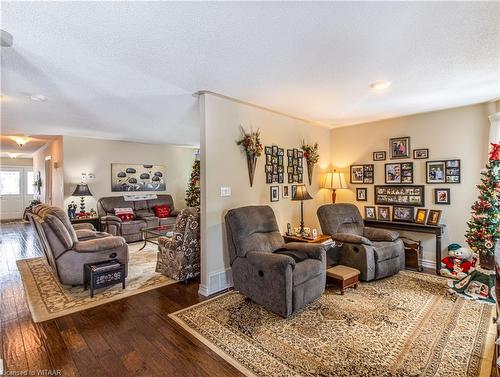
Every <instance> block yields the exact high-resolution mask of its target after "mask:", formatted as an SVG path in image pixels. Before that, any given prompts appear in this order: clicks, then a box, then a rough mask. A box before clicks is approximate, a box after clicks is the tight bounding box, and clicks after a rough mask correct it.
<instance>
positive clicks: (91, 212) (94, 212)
mask: <svg viewBox="0 0 500 377" xmlns="http://www.w3.org/2000/svg"><path fill="white" fill-rule="evenodd" d="M90 217H97V212H96V211H95V209H94V208H91V209H90Z"/></svg>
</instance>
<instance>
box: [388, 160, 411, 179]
mask: <svg viewBox="0 0 500 377" xmlns="http://www.w3.org/2000/svg"><path fill="white" fill-rule="evenodd" d="M385 183H389V184H394V183H406V184H408V183H413V162H402V163H388V164H385Z"/></svg>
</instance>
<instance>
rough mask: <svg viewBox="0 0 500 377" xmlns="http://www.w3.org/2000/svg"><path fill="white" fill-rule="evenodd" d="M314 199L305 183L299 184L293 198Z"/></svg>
mask: <svg viewBox="0 0 500 377" xmlns="http://www.w3.org/2000/svg"><path fill="white" fill-rule="evenodd" d="M309 199H312V197H311V195H309V193H308V192H307V189H306V186H305V185H300V186H297V191H295V195H293V196H292V200H309Z"/></svg>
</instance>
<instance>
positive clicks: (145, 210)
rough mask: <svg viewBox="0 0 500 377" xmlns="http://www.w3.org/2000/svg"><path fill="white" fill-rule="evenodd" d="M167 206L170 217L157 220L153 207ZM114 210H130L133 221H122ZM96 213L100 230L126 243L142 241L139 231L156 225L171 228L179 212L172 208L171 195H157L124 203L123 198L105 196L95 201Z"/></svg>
mask: <svg viewBox="0 0 500 377" xmlns="http://www.w3.org/2000/svg"><path fill="white" fill-rule="evenodd" d="M161 205H168V206H169V207H170V215H169V217H165V218H158V217H156V215H155V210H154V207H155V206H161ZM115 208H132V210H133V211H134V216H135V219H134V220H131V221H122V220H121V219H120V218H119V217H117V216H116V215H115ZM97 213H98V215H99V217H100V219H101V228H102V230H103V231H105V232H108V233H110V234H112V235H115V236H122V237H123V238H125V240H126V241H127V242H135V241H141V240H142V234H141V229H143V228H147V227H153V226H158V225H166V226H171V227H173V226H174V225H175V221H176V219H177V215H178V214H179V211H176V210H175V208H174V201H173V199H172V196H171V195H168V194H165V195H158V196H157V198H156V199H150V200H136V201H126V200H125V199H124V197H123V196H107V197H104V198H101V199H99V200H98V201H97Z"/></svg>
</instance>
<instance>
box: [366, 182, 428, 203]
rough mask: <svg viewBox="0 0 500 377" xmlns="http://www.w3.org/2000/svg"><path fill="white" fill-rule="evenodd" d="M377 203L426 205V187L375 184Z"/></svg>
mask: <svg viewBox="0 0 500 377" xmlns="http://www.w3.org/2000/svg"><path fill="white" fill-rule="evenodd" d="M375 204H379V205H403V206H415V207H423V206H425V187H424V186H423V185H422V186H413V185H411V186H410V185H408V186H396V185H392V186H390V185H386V186H375Z"/></svg>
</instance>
